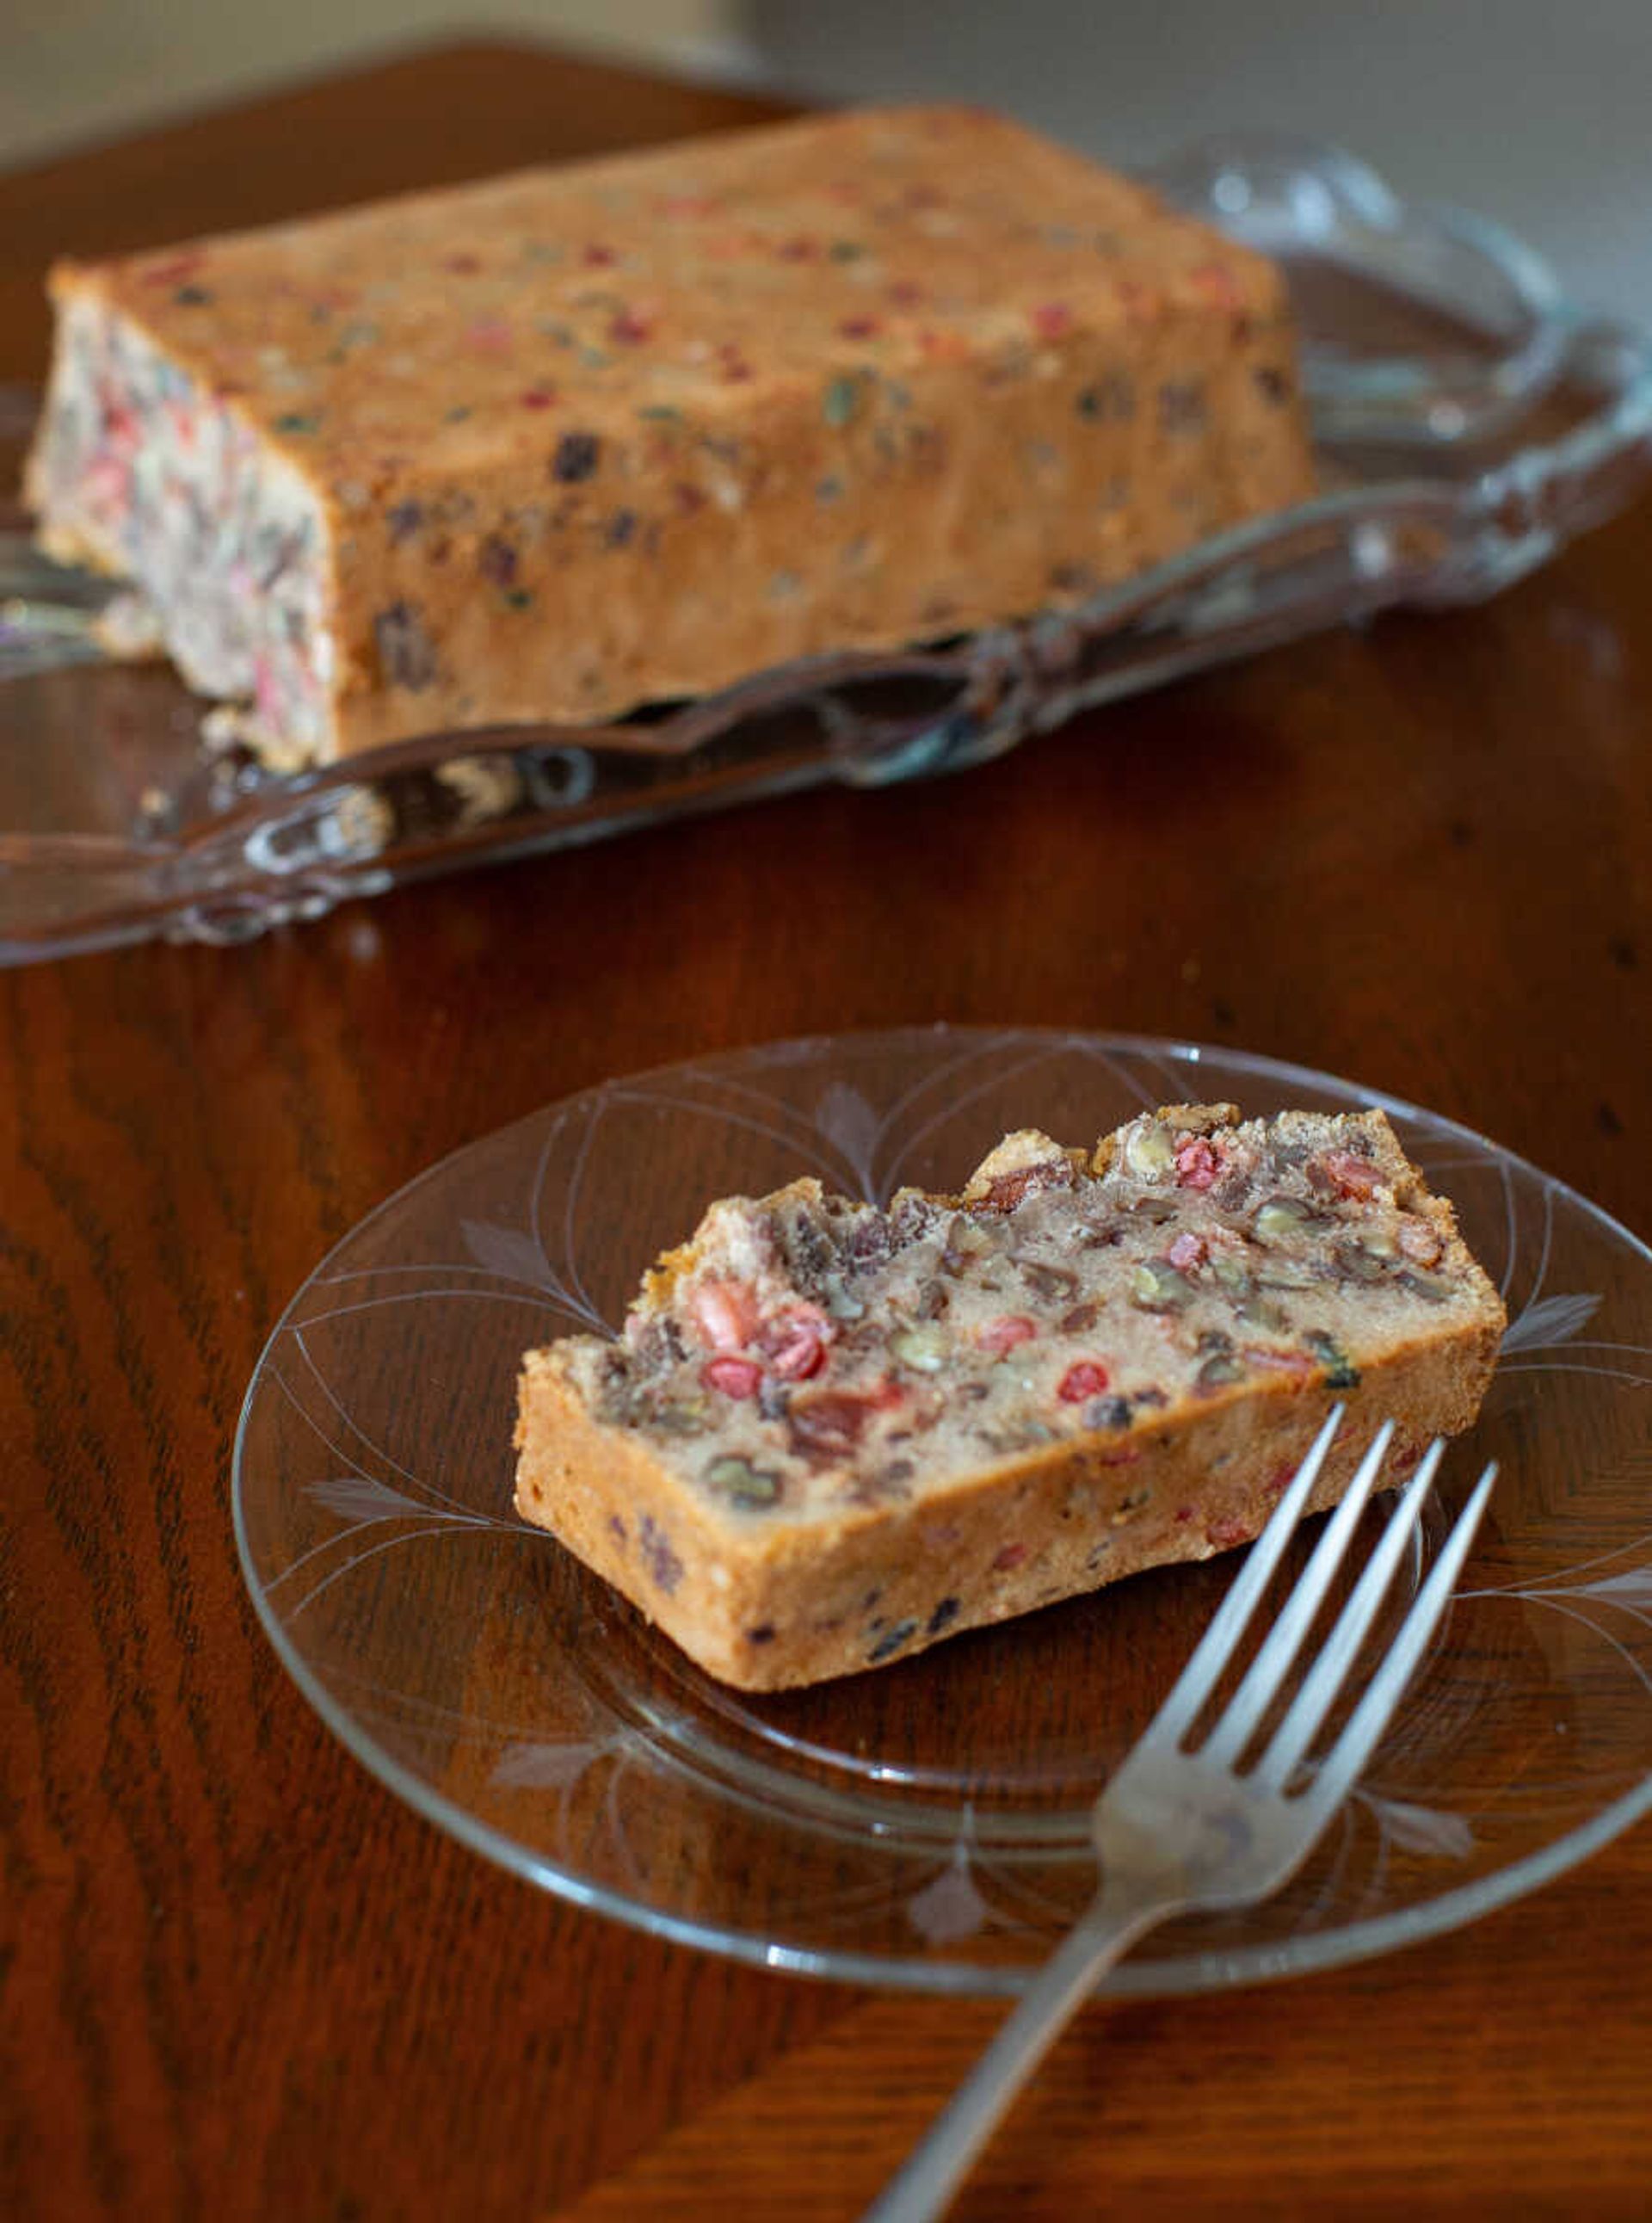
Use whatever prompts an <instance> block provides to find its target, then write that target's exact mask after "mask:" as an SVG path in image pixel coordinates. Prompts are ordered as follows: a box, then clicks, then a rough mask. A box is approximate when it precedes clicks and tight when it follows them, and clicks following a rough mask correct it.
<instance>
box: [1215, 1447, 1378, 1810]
mask: <svg viewBox="0 0 1652 2223" xmlns="http://www.w3.org/2000/svg"><path fill="white" fill-rule="evenodd" d="M1393 1439H1394V1424H1393V1422H1392V1421H1391V1420H1385V1421H1384V1422H1383V1424H1382V1426H1381V1427H1380V1428H1379V1429H1378V1431H1377V1433H1376V1434H1375V1435H1374V1436H1373V1437H1372V1439H1371V1445H1370V1448H1369V1449H1368V1450H1367V1451H1366V1455H1365V1457H1364V1458H1362V1459H1361V1460H1360V1464H1359V1467H1358V1469H1357V1470H1356V1471H1355V1474H1354V1479H1353V1481H1352V1482H1351V1483H1349V1484H1348V1487H1347V1493H1346V1495H1345V1496H1344V1497H1343V1499H1342V1502H1341V1504H1340V1505H1339V1506H1338V1507H1337V1508H1336V1513H1335V1517H1334V1518H1333V1519H1332V1520H1331V1521H1328V1522H1327V1523H1326V1527H1325V1533H1324V1534H1323V1535H1322V1537H1321V1538H1320V1540H1319V1542H1318V1543H1317V1544H1316V1546H1315V1547H1314V1556H1313V1558H1312V1559H1310V1561H1309V1562H1308V1565H1306V1566H1305V1567H1304V1568H1303V1571H1302V1573H1301V1574H1300V1575H1299V1576H1298V1577H1297V1584H1296V1587H1295V1588H1294V1589H1293V1590H1292V1591H1291V1596H1289V1597H1288V1598H1287V1599H1286V1601H1285V1606H1284V1609H1283V1610H1282V1611H1281V1613H1280V1615H1279V1617H1278V1620H1277V1621H1276V1622H1274V1624H1273V1626H1272V1628H1271V1629H1270V1630H1269V1631H1268V1634H1267V1640H1266V1643H1265V1644H1264V1645H1263V1646H1262V1648H1261V1650H1260V1651H1259V1653H1257V1655H1256V1657H1255V1659H1253V1660H1252V1662H1251V1664H1250V1666H1249V1668H1248V1670H1247V1672H1246V1676H1245V1679H1244V1681H1243V1682H1242V1683H1241V1685H1240V1686H1239V1688H1238V1689H1237V1690H1236V1691H1234V1695H1233V1697H1231V1698H1230V1699H1229V1700H1228V1704H1227V1708H1226V1710H1225V1711H1224V1712H1223V1714H1222V1718H1221V1720H1220V1721H1219V1722H1217V1723H1216V1725H1215V1728H1214V1729H1212V1730H1211V1732H1210V1734H1209V1736H1208V1737H1207V1738H1206V1739H1205V1741H1204V1742H1203V1745H1202V1746H1201V1747H1200V1750H1201V1751H1202V1752H1203V1754H1204V1756H1205V1758H1206V1759H1207V1760H1213V1761H1215V1762H1217V1763H1218V1764H1219V1765H1221V1766H1227V1767H1231V1766H1233V1765H1234V1761H1235V1760H1238V1758H1239V1756H1240V1754H1241V1753H1242V1752H1243V1751H1244V1749H1245V1748H1246V1746H1247V1744H1248V1743H1249V1742H1250V1741H1251V1739H1252V1738H1253V1736H1254V1735H1255V1734H1256V1731H1257V1729H1258V1728H1259V1725H1260V1723H1261V1720H1262V1716H1264V1715H1265V1714H1266V1711H1267V1710H1268V1708H1269V1706H1270V1705H1272V1703H1273V1698H1274V1694H1275V1693H1276V1692H1277V1691H1278V1688H1279V1685H1280V1684H1281V1683H1282V1682H1283V1681H1284V1680H1285V1673H1286V1671H1287V1670H1288V1669H1289V1667H1290V1666H1291V1661H1292V1660H1293V1659H1295V1658H1296V1656H1297V1653H1298V1652H1300V1651H1301V1649H1302V1647H1303V1642H1304V1640H1305V1639H1306V1637H1307V1634H1308V1632H1309V1630H1310V1628H1312V1627H1313V1625H1314V1615H1316V1613H1317V1612H1318V1611H1319V1609H1320V1607H1321V1605H1322V1603H1323V1602H1324V1598H1325V1593H1326V1592H1327V1590H1329V1588H1330V1586H1331V1584H1332V1583H1333V1582H1334V1581H1335V1578H1336V1571H1337V1569H1338V1567H1340V1566H1341V1564H1342V1556H1343V1554H1344V1552H1346V1551H1347V1547H1348V1540H1349V1538H1350V1537H1351V1536H1352V1535H1353V1533H1354V1524H1355V1522H1356V1521H1358V1520H1359V1518H1360V1515H1361V1514H1362V1513H1363V1512H1364V1511H1365V1508H1366V1500H1367V1499H1368V1498H1369V1496H1371V1492H1372V1486H1373V1484H1374V1483H1375V1482H1376V1479H1377V1477H1378V1476H1379V1474H1380V1473H1381V1472H1382V1465H1383V1461H1384V1460H1385V1458H1387V1456H1388V1446H1389V1445H1390V1444H1391V1442H1392V1441H1393Z"/></svg>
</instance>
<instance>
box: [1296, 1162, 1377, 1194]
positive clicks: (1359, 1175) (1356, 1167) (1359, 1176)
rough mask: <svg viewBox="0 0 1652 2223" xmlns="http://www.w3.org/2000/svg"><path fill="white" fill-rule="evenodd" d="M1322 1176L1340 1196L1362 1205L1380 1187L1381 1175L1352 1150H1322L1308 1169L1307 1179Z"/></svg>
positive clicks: (1370, 1163)
mask: <svg viewBox="0 0 1652 2223" xmlns="http://www.w3.org/2000/svg"><path fill="white" fill-rule="evenodd" d="M1316 1172H1317V1173H1320V1174H1322V1175H1323V1176H1324V1178H1325V1180H1326V1181H1327V1182H1328V1183H1329V1186H1330V1187H1332V1188H1334V1189H1335V1190H1336V1191H1337V1193H1339V1194H1340V1195H1342V1196H1352V1197H1358V1198H1359V1199H1360V1201H1361V1202H1362V1203H1363V1202H1364V1200H1366V1198H1367V1197H1371V1196H1374V1195H1375V1194H1376V1193H1377V1191H1378V1189H1379V1187H1381V1185H1382V1175H1381V1174H1379V1172H1378V1170H1377V1168H1376V1167H1375V1166H1373V1165H1372V1162H1371V1161H1370V1159H1369V1158H1362V1157H1360V1156H1357V1154H1356V1153H1355V1152H1354V1151H1353V1150H1322V1151H1321V1153H1320V1155H1319V1156H1318V1157H1316V1159H1315V1160H1314V1162H1313V1164H1312V1165H1311V1166H1310V1168H1309V1179H1310V1181H1311V1180H1312V1179H1313V1177H1314V1174H1315V1173H1316Z"/></svg>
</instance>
